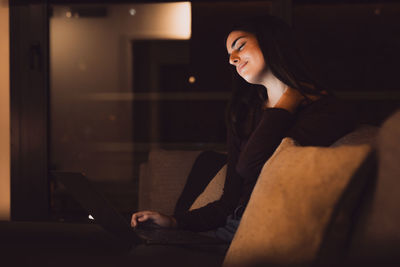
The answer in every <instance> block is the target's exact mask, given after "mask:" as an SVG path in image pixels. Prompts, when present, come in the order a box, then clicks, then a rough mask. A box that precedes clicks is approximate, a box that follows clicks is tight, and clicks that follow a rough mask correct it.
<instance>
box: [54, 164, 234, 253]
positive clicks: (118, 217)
mask: <svg viewBox="0 0 400 267" xmlns="http://www.w3.org/2000/svg"><path fill="white" fill-rule="evenodd" d="M50 174H51V176H52V177H53V178H54V179H55V181H57V182H59V183H61V184H62V185H64V187H65V188H66V190H67V192H68V193H69V194H70V195H71V196H72V197H73V198H74V199H75V200H76V201H77V202H78V203H80V204H81V206H82V207H83V208H84V209H85V210H86V211H87V212H88V216H90V217H91V218H92V219H93V220H94V222H95V223H97V224H99V225H100V226H102V227H103V228H104V230H105V231H106V232H108V233H110V234H111V235H112V236H114V237H115V238H116V239H117V240H119V242H122V244H124V245H126V246H129V247H132V246H135V245H139V244H143V243H144V244H147V245H188V246H193V245H222V244H227V242H225V241H223V240H220V239H217V238H213V237H209V236H206V235H204V234H200V233H195V232H192V231H184V230H176V229H165V228H155V227H151V226H150V227H138V228H135V229H134V228H132V227H131V226H130V222H128V221H127V220H126V219H125V217H124V216H122V214H121V213H119V212H118V211H117V210H116V209H115V208H114V207H113V206H112V205H111V204H110V202H109V201H108V200H107V199H106V198H104V197H103V195H102V194H100V192H98V191H97V190H96V189H95V188H94V187H93V186H92V185H91V183H90V181H89V180H88V179H87V178H86V176H85V175H84V174H83V173H79V172H59V171H52V172H50ZM145 225H146V224H145ZM147 226H149V224H147Z"/></svg>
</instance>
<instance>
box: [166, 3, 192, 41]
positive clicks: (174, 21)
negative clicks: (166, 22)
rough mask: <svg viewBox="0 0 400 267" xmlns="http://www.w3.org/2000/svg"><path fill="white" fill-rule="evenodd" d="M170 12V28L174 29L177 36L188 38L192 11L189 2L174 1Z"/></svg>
mask: <svg viewBox="0 0 400 267" xmlns="http://www.w3.org/2000/svg"><path fill="white" fill-rule="evenodd" d="M172 8H173V11H172V12H171V15H172V18H171V28H172V29H174V31H175V32H176V35H177V36H180V37H181V38H183V39H190V36H191V24H192V13H191V4H190V2H184V3H174V5H173V6H172Z"/></svg>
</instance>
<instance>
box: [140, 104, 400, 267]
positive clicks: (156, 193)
mask: <svg viewBox="0 0 400 267" xmlns="http://www.w3.org/2000/svg"><path fill="white" fill-rule="evenodd" d="M202 153H203V151H177V150H153V151H151V152H150V153H149V158H148V161H147V162H145V163H143V164H142V165H141V166H140V178H139V210H157V211H160V212H162V213H165V214H172V213H173V210H174V207H175V204H176V202H177V200H178V198H179V196H180V194H181V192H182V190H183V188H184V185H185V183H186V179H187V176H188V174H189V172H190V171H191V169H192V166H193V164H194V162H195V161H196V159H197V158H198V157H199V156H200V155H202ZM215 173H216V175H215V177H214V178H213V179H212V180H211V181H210V183H209V184H208V185H207V186H206V187H205V189H204V191H203V192H202V193H201V194H200V195H199V196H198V197H197V198H196V199H195V200H194V201H193V204H192V206H191V208H190V209H195V208H199V207H201V206H204V205H206V204H207V203H209V202H211V201H214V200H217V199H218V198H219V197H220V195H221V194H222V189H223V184H224V180H225V173H226V166H224V167H222V168H221V169H220V170H215ZM399 203H400V110H398V111H397V112H395V113H393V114H392V115H391V116H390V117H388V118H387V119H386V120H385V122H384V123H383V124H382V125H381V126H380V127H374V126H367V125H363V126H359V127H357V129H356V130H355V131H353V132H351V133H349V134H348V135H346V136H344V137H343V138H341V139H340V140H338V141H336V142H335V143H334V144H332V145H331V146H330V147H301V146H298V145H297V144H296V142H295V141H294V140H292V139H290V138H285V139H283V140H282V143H281V144H280V145H279V147H278V148H277V149H276V151H275V153H274V154H273V155H272V157H271V158H270V159H269V160H268V161H267V162H266V163H265V165H264V167H263V169H262V171H261V173H260V176H259V178H258V180H257V184H256V186H255V188H254V190H253V193H252V195H251V198H250V201H249V203H248V206H247V208H246V210H245V212H244V214H243V217H242V220H241V223H240V225H239V228H238V230H237V232H236V234H235V237H234V239H233V241H232V243H231V244H230V247H229V249H228V251H227V253H226V256H225V258H224V261H223V266H399V264H400V228H399V227H398V226H399V223H400V205H399Z"/></svg>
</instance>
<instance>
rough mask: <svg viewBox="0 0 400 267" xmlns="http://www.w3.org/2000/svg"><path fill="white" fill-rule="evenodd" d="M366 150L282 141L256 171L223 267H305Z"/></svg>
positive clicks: (314, 252)
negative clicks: (279, 266)
mask: <svg viewBox="0 0 400 267" xmlns="http://www.w3.org/2000/svg"><path fill="white" fill-rule="evenodd" d="M370 150H371V147H370V146H369V145H367V144H364V145H357V146H339V147H335V148H322V147H299V146H296V145H295V143H294V141H293V140H292V139H290V138H285V139H283V141H282V143H281V144H280V146H279V147H278V148H277V150H276V151H275V153H274V154H273V156H272V157H271V158H270V159H269V160H268V161H267V163H266V164H265V165H264V167H263V169H262V172H261V174H260V177H259V178H258V181H257V184H256V186H255V188H254V191H253V193H252V196H251V198H250V201H249V203H248V206H247V208H246V211H245V213H244V214H243V217H242V220H241V223H240V225H239V228H238V231H237V233H236V235H235V237H234V239H233V241H232V243H231V246H230V248H229V250H228V253H227V255H226V258H225V261H224V266H253V265H257V266H264V265H266V264H276V265H292V264H300V265H302V264H307V263H310V262H311V261H312V260H313V259H314V258H315V256H316V253H317V251H318V248H319V246H320V244H321V241H322V237H323V233H324V230H325V228H326V226H327V224H328V222H329V219H330V216H331V214H332V211H333V208H334V205H335V204H336V202H337V201H338V199H339V197H340V196H341V193H342V192H343V190H344V188H345V187H346V185H347V184H348V183H349V181H350V178H351V177H352V174H353V173H354V172H355V170H356V169H357V167H358V166H359V165H360V164H361V162H362V161H363V160H364V159H365V158H366V156H367V155H368V153H369V152H370Z"/></svg>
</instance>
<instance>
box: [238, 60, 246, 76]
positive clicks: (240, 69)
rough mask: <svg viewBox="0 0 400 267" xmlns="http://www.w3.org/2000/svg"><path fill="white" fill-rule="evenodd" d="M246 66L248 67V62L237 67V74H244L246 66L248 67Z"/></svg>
mask: <svg viewBox="0 0 400 267" xmlns="http://www.w3.org/2000/svg"><path fill="white" fill-rule="evenodd" d="M246 65H247V61H246V62H243V63H242V64H240V65H239V66H238V67H237V72H238V73H239V74H240V73H241V72H242V70H243V68H244V66H246Z"/></svg>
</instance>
